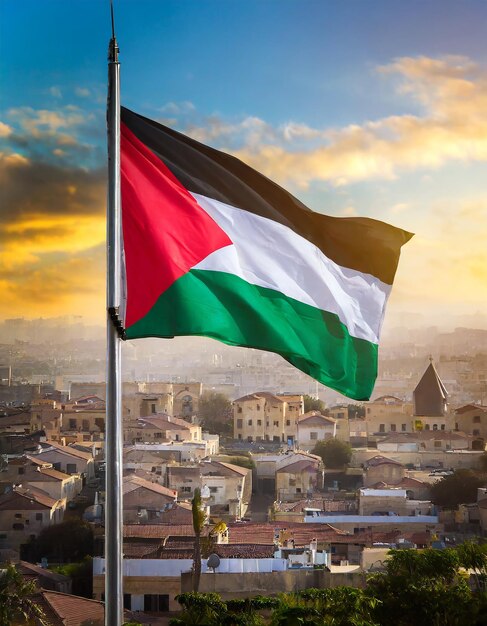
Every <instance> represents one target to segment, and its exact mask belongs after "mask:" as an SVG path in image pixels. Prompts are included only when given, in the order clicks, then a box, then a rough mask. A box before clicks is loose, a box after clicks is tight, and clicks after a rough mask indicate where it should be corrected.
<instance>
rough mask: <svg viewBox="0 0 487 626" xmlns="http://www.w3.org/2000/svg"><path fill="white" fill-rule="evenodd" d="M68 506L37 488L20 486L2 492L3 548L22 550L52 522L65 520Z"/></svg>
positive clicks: (0, 532)
mask: <svg viewBox="0 0 487 626" xmlns="http://www.w3.org/2000/svg"><path fill="white" fill-rule="evenodd" d="M63 515H64V505H63V502H62V501H60V500H55V499H54V498H51V497H50V496H48V495H47V494H46V493H44V492H42V491H38V490H37V489H33V488H29V489H24V488H22V487H16V488H15V489H14V490H13V491H11V492H10V493H6V494H3V495H0V537H1V539H0V547H2V548H7V547H8V548H11V549H12V550H18V549H19V547H20V545H21V544H23V543H26V542H27V541H29V539H31V538H35V537H37V535H38V534H39V533H40V531H41V530H42V529H43V528H46V527H47V526H50V525H51V524H58V523H59V522H62V520H63Z"/></svg>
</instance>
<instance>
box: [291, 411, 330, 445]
mask: <svg viewBox="0 0 487 626" xmlns="http://www.w3.org/2000/svg"><path fill="white" fill-rule="evenodd" d="M336 423H337V422H336V420H334V419H333V418H332V417H327V416H326V415H322V414H321V413H320V412H319V411H308V413H303V415H300V416H299V417H298V429H297V445H298V447H299V448H300V449H301V450H312V449H313V448H314V447H315V445H316V443H317V442H318V441H326V440H327V439H333V438H334V437H335V435H336Z"/></svg>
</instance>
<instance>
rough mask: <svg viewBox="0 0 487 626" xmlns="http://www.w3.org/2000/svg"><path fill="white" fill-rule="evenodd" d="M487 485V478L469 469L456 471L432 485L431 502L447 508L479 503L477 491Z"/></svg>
mask: <svg viewBox="0 0 487 626" xmlns="http://www.w3.org/2000/svg"><path fill="white" fill-rule="evenodd" d="M485 483H486V480H485V478H482V477H480V476H478V475H477V474H476V473H475V472H474V471H472V470H469V469H459V470H456V471H455V472H454V473H453V474H452V475H451V476H445V477H444V478H442V479H441V480H439V481H438V482H436V483H434V484H433V485H431V500H432V501H433V502H434V503H435V504H438V505H440V506H443V507H445V508H456V507H457V506H458V505H459V504H468V503H470V502H476V501H477V489H478V488H479V487H483V486H484V485H485Z"/></svg>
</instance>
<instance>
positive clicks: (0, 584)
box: [0, 564, 46, 626]
mask: <svg viewBox="0 0 487 626" xmlns="http://www.w3.org/2000/svg"><path fill="white" fill-rule="evenodd" d="M35 592H36V584H35V582H34V581H31V582H27V581H26V580H24V578H23V577H22V574H20V573H19V572H18V571H17V570H16V569H15V566H14V565H12V564H9V565H7V568H6V569H4V570H0V626H11V624H14V623H15V620H19V619H23V621H27V620H29V619H32V618H34V619H36V622H37V623H38V624H45V623H46V621H45V619H46V617H45V615H44V612H43V610H42V609H41V608H40V607H39V606H38V605H37V604H36V603H35V602H34V601H33V600H32V599H31V598H30V596H32V594H34V593H35Z"/></svg>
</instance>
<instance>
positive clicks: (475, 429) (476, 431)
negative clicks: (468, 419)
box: [472, 428, 480, 437]
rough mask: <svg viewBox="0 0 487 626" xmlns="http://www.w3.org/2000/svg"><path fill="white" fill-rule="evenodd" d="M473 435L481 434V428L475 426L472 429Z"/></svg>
mask: <svg viewBox="0 0 487 626" xmlns="http://www.w3.org/2000/svg"><path fill="white" fill-rule="evenodd" d="M472 435H474V437H477V436H478V435H480V430H479V429H478V428H474V429H473V431H472Z"/></svg>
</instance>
